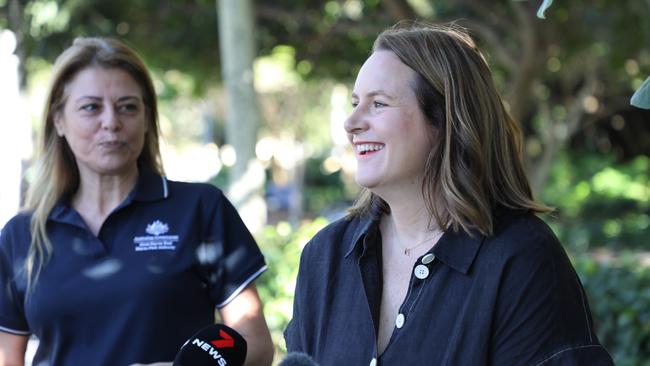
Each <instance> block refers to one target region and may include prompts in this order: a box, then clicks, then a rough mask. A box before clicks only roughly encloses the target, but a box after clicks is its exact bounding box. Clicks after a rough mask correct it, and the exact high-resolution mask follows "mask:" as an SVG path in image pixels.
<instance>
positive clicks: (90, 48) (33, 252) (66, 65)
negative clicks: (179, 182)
mask: <svg viewBox="0 0 650 366" xmlns="http://www.w3.org/2000/svg"><path fill="white" fill-rule="evenodd" d="M91 67H99V68H105V69H120V70H124V71H125V72H127V73H128V74H129V75H130V76H131V77H132V78H133V79H134V80H135V81H136V83H137V84H138V85H139V86H140V88H141V89H142V95H143V103H144V106H145V119H146V123H148V126H147V132H146V134H145V139H144V147H143V149H142V152H141V153H140V156H139V157H138V164H139V165H140V166H144V167H148V168H151V169H153V170H154V171H156V172H158V173H160V174H163V167H162V159H161V156H160V149H159V136H160V131H159V127H158V107H157V103H156V92H155V90H154V86H153V82H152V79H151V76H150V74H149V71H148V70H147V67H146V66H145V64H144V62H143V61H142V60H141V59H140V57H139V56H138V55H137V54H136V53H135V51H133V50H132V49H131V48H129V47H128V46H127V45H125V44H124V43H122V42H120V41H118V40H115V39H110V38H95V37H88V38H76V39H75V40H74V42H73V44H72V46H70V47H69V48H68V49H66V50H65V51H64V52H63V53H62V54H61V55H59V57H58V58H57V59H56V62H55V64H54V70H53V75H52V80H51V83H50V87H49V92H48V96H47V101H46V104H45V108H44V112H43V128H42V131H41V136H40V140H39V144H38V155H37V158H36V161H35V174H34V180H33V182H32V183H31V185H30V187H29V190H28V192H27V200H26V204H25V209H26V210H28V211H31V212H32V217H31V223H30V229H31V234H32V239H31V243H30V246H29V250H28V254H27V257H26V259H25V269H26V273H27V281H28V289H29V290H30V291H31V290H32V289H33V286H34V284H35V283H36V280H37V279H38V276H39V274H40V271H41V269H42V267H43V265H44V264H45V263H46V262H47V260H48V259H49V257H50V255H51V253H52V250H53V248H52V243H51V241H50V239H49V237H48V235H47V219H48V216H49V215H50V212H51V211H52V208H53V207H54V206H55V205H56V203H57V201H59V200H60V199H61V198H62V197H64V196H66V195H71V194H73V193H74V192H75V191H76V190H77V188H78V187H79V179H80V178H79V169H78V167H77V163H76V161H75V157H74V155H73V153H72V150H71V149H70V147H69V145H68V143H67V141H66V140H65V138H63V137H59V136H58V135H57V133H56V128H55V126H54V120H55V118H56V116H57V115H59V114H60V113H62V112H63V108H64V106H65V103H66V100H67V97H68V93H67V90H66V89H67V86H68V85H69V84H70V82H72V81H73V80H74V78H75V76H76V75H77V74H78V73H79V72H80V71H82V70H85V69H87V68H91Z"/></svg>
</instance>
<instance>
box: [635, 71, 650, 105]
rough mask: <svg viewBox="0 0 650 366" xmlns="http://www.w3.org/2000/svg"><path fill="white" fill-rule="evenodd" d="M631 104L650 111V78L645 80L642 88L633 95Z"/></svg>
mask: <svg viewBox="0 0 650 366" xmlns="http://www.w3.org/2000/svg"><path fill="white" fill-rule="evenodd" d="M630 104H631V105H633V106H635V107H637V108H642V109H650V76H649V77H648V78H647V79H645V81H644V82H643V84H641V87H639V89H638V90H637V91H636V92H635V93H634V95H632V99H630Z"/></svg>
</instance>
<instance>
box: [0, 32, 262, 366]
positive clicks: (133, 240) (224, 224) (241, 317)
mask: <svg viewBox="0 0 650 366" xmlns="http://www.w3.org/2000/svg"><path fill="white" fill-rule="evenodd" d="M42 132H43V133H42V137H41V138H42V139H41V143H40V148H41V151H40V154H39V156H38V159H37V162H36V167H35V172H36V173H35V178H34V180H33V182H32V184H31V187H30V190H29V195H28V199H27V204H26V208H25V210H24V212H22V213H20V214H19V215H17V216H15V217H14V218H13V219H12V220H10V221H9V222H8V223H7V224H6V226H5V227H4V228H3V229H2V234H1V235H0V365H3V366H4V365H12V366H13V365H22V364H23V359H24V357H25V348H26V344H27V339H28V336H29V335H31V334H33V335H35V336H36V337H38V339H39V341H40V343H39V347H38V349H37V351H36V355H35V358H34V360H33V364H35V365H42V364H47V365H110V366H115V365H131V364H136V363H137V364H149V363H156V362H168V363H171V362H172V361H173V360H174V356H175V354H176V352H177V351H178V350H179V349H180V347H181V346H182V345H183V343H184V342H185V340H187V339H188V338H189V337H190V336H191V335H192V334H194V333H195V332H196V331H198V330H199V329H200V328H203V327H205V326H207V325H209V324H212V323H214V322H215V310H218V312H219V313H220V315H221V318H222V320H223V322H224V323H225V324H226V325H228V326H230V327H232V328H234V329H235V330H237V331H238V332H239V333H241V334H242V335H243V336H244V338H245V340H246V341H247V342H248V349H249V350H250V352H248V354H247V355H246V364H248V365H269V364H270V363H271V360H272V355H273V348H272V344H271V339H270V335H269V331H268V328H267V325H266V322H265V320H264V316H263V314H262V304H261V302H260V299H259V297H258V294H257V291H256V289H255V285H254V280H255V279H256V278H257V276H259V275H260V274H261V273H262V272H263V271H264V270H265V269H266V265H265V263H264V258H263V256H262V254H261V253H260V251H259V249H258V247H257V245H256V243H255V241H254V239H253V238H252V236H251V234H250V233H249V232H248V230H247V229H246V227H245V226H244V224H243V222H242V221H241V219H240V218H239V216H238V215H237V212H236V211H235V209H234V208H233V206H232V205H231V204H230V202H228V200H227V199H226V198H225V197H224V195H223V194H222V192H221V191H220V190H219V189H218V188H216V187H214V186H211V185H208V184H199V183H181V182H174V181H170V180H168V179H167V178H166V177H165V176H164V175H163V168H162V163H161V158H160V151H159V147H158V143H159V127H158V111H157V104H156V94H155V90H154V87H153V83H152V80H151V77H150V75H149V72H148V70H147V68H146V66H145V65H144V63H143V62H142V60H141V59H140V58H139V57H138V55H137V54H136V53H135V52H134V51H133V50H132V49H130V48H129V47H127V46H126V45H125V44H124V43H122V42H119V41H117V40H113V39H103V38H78V39H76V40H75V41H74V44H73V45H72V46H71V47H70V48H68V49H67V50H65V51H64V52H63V53H62V54H61V55H60V56H59V58H58V59H57V61H56V63H55V67H54V72H53V76H52V84H51V86H50V90H49V95H48V98H47V102H46V105H45V113H44V123H43V131H42Z"/></svg>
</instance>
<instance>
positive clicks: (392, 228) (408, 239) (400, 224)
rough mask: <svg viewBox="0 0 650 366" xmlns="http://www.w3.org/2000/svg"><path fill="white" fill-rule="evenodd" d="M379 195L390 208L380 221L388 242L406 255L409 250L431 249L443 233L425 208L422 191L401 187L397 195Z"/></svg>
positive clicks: (417, 251) (383, 234)
mask: <svg viewBox="0 0 650 366" xmlns="http://www.w3.org/2000/svg"><path fill="white" fill-rule="evenodd" d="M409 193H410V194H409ZM381 197H382V199H384V200H385V201H386V203H387V204H388V206H389V207H390V214H389V215H385V216H384V217H383V218H382V221H381V231H382V236H383V237H385V238H386V239H388V240H387V243H392V244H391V245H393V246H395V250H396V251H397V250H399V251H400V252H402V253H404V254H406V255H409V254H410V251H411V250H410V249H416V250H415V251H414V252H416V253H419V252H422V251H426V250H428V249H429V248H431V246H432V245H433V244H434V243H435V242H436V241H437V239H438V238H439V237H440V234H442V232H441V231H440V229H439V228H438V227H437V225H436V223H435V221H434V220H433V218H432V216H431V213H430V212H429V210H428V209H427V207H426V205H425V203H424V202H425V201H424V197H423V195H422V192H421V190H420V189H417V190H416V189H411V190H407V189H403V190H400V192H399V194H394V195H383V196H381ZM416 247H417V248H416Z"/></svg>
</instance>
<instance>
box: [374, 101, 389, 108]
mask: <svg viewBox="0 0 650 366" xmlns="http://www.w3.org/2000/svg"><path fill="white" fill-rule="evenodd" d="M372 106H373V107H375V108H382V107H388V104H386V103H382V102H379V101H374V102H372Z"/></svg>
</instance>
